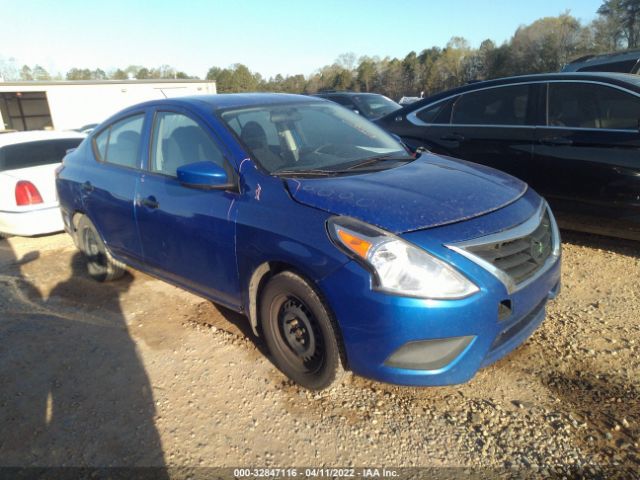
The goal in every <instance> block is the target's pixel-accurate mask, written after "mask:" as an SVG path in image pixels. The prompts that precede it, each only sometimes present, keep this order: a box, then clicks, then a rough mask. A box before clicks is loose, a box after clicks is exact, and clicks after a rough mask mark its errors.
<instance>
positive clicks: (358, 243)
mask: <svg viewBox="0 0 640 480" xmlns="http://www.w3.org/2000/svg"><path fill="white" fill-rule="evenodd" d="M337 234H338V237H340V240H342V243H343V244H344V245H345V247H347V248H348V249H349V250H351V251H353V252H355V253H357V254H358V255H360V256H361V257H362V258H364V259H366V258H367V253H369V249H370V248H371V242H367V241H366V240H364V239H363V238H359V237H356V236H355V235H353V234H352V233H349V232H347V231H345V230H342V229H341V228H338V229H337Z"/></svg>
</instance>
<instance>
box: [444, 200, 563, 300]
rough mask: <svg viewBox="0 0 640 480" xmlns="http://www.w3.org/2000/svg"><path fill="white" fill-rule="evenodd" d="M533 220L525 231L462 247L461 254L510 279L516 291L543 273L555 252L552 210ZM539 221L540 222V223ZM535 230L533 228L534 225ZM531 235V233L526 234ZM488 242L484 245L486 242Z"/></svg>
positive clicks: (478, 241) (515, 231)
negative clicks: (524, 283)
mask: <svg viewBox="0 0 640 480" xmlns="http://www.w3.org/2000/svg"><path fill="white" fill-rule="evenodd" d="M541 213H542V215H538V216H536V217H532V218H531V219H530V220H528V221H527V222H526V224H525V225H526V227H525V229H524V232H521V233H517V232H518V230H522V228H518V227H516V228H514V229H513V231H505V232H502V233H500V234H495V235H490V236H489V237H487V238H484V239H482V238H480V239H477V240H476V241H474V242H473V243H471V242H469V243H466V244H458V245H457V246H454V247H457V249H458V251H460V252H461V253H463V254H464V255H466V256H468V257H469V258H471V259H472V260H474V259H475V260H476V261H482V262H483V263H484V264H488V266H491V267H493V268H495V269H496V270H497V271H498V272H502V273H501V274H500V275H505V276H506V277H508V282H509V284H511V285H513V286H514V288H515V287H517V286H518V285H520V284H522V283H523V282H526V281H527V279H529V278H531V277H533V276H534V275H535V274H536V273H537V272H538V271H540V270H541V269H542V268H543V267H544V265H545V263H546V261H547V259H548V258H549V257H550V256H551V255H553V252H554V233H553V223H552V222H553V221H552V217H551V214H550V212H549V210H548V209H545V210H543V211H542V212H541ZM536 219H537V220H536ZM532 222H535V223H533V225H531V227H529V225H530V224H531V223H532ZM525 232H529V233H525ZM483 240H484V241H483Z"/></svg>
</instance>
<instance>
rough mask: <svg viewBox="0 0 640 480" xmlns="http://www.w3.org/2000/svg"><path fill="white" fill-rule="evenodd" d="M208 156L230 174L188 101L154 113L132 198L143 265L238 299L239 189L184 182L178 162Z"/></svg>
mask: <svg viewBox="0 0 640 480" xmlns="http://www.w3.org/2000/svg"><path fill="white" fill-rule="evenodd" d="M201 161H211V162H215V163H217V164H218V165H220V166H222V167H223V168H225V169H226V170H227V171H228V172H229V174H232V171H231V168H230V166H229V163H228V162H227V160H226V159H225V152H224V150H223V149H222V148H221V145H220V144H219V143H218V142H217V140H216V139H215V138H214V137H213V136H212V133H211V132H210V131H209V129H208V128H207V127H206V126H205V125H204V124H203V123H202V122H201V121H200V120H199V119H197V118H196V117H195V116H193V115H192V114H191V113H190V112H188V111H186V110H183V109H177V108H176V109H172V110H159V111H157V112H156V113H155V117H154V121H153V130H152V135H151V143H150V146H149V160H148V165H147V166H146V172H145V174H144V175H143V177H142V178H141V180H140V183H139V186H138V192H137V195H136V199H135V209H136V217H137V222H138V230H139V232H140V239H141V241H142V246H143V250H144V259H145V263H146V265H147V266H148V267H149V268H151V269H152V270H155V271H156V272H157V273H158V274H159V275H160V276H163V277H165V278H168V279H169V280H171V281H173V282H174V283H178V284H180V285H183V286H185V287H187V288H189V289H191V290H194V291H197V292H199V293H202V294H204V295H206V296H208V297H210V298H215V299H217V300H219V301H220V302H222V303H224V304H226V305H228V306H232V307H237V306H238V305H239V303H240V300H239V294H238V292H239V285H238V273H237V266H236V258H235V222H234V221H233V219H234V218H235V216H234V210H233V208H234V205H235V199H236V197H237V194H236V193H234V192H227V191H223V190H206V189H196V188H190V187H186V186H184V185H182V184H181V183H180V182H179V181H178V179H177V178H176V177H177V175H176V170H177V169H178V168H179V167H181V166H183V165H186V164H189V163H195V162H201Z"/></svg>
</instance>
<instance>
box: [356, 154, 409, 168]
mask: <svg viewBox="0 0 640 480" xmlns="http://www.w3.org/2000/svg"><path fill="white" fill-rule="evenodd" d="M413 160H415V158H413V157H410V156H397V154H396V153H387V154H386V155H376V156H374V157H368V158H365V159H364V160H361V161H359V162H358V163H356V164H355V165H351V166H350V167H347V168H345V169H344V171H347V170H355V169H356V168H361V167H366V166H368V165H373V164H375V163H379V162H389V161H392V162H411V161H413Z"/></svg>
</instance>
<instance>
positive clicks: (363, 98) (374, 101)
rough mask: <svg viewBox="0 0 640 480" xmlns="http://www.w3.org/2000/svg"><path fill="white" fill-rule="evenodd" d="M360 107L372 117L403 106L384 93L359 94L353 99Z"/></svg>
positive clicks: (381, 115)
mask: <svg viewBox="0 0 640 480" xmlns="http://www.w3.org/2000/svg"><path fill="white" fill-rule="evenodd" d="M353 101H354V103H355V104H356V105H357V106H358V109H359V110H360V111H361V112H362V113H363V114H364V115H365V116H366V117H367V118H371V119H375V118H380V117H384V116H385V115H388V114H389V113H391V112H395V111H396V110H398V109H400V108H402V107H401V106H400V105H399V104H397V103H396V102H394V101H393V100H391V99H390V98H387V97H385V96H384V95H357V96H356V97H354V99H353Z"/></svg>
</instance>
